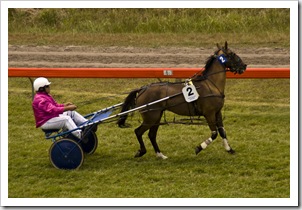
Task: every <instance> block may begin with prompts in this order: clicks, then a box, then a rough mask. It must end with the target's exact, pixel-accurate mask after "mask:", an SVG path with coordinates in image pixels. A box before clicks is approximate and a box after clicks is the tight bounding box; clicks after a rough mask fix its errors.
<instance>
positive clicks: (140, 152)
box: [134, 150, 146, 158]
mask: <svg viewBox="0 0 302 210" xmlns="http://www.w3.org/2000/svg"><path fill="white" fill-rule="evenodd" d="M144 154H146V152H142V151H141V150H138V151H137V153H136V154H135V155H134V157H135V158H137V157H141V156H143V155H144Z"/></svg>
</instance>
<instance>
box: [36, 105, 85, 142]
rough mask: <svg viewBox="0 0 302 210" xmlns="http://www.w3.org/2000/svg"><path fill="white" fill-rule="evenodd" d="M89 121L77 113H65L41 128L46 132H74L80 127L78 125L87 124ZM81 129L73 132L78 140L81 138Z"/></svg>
mask: <svg viewBox="0 0 302 210" xmlns="http://www.w3.org/2000/svg"><path fill="white" fill-rule="evenodd" d="M86 121H87V119H86V118H85V117H83V116H82V115H80V114H79V113H78V112H76V111H66V112H63V114H60V115H59V117H54V118H52V119H50V120H48V121H47V122H46V123H44V124H43V125H42V126H41V128H42V129H44V130H50V129H61V128H62V129H63V130H65V131H67V130H73V129H76V128H77V127H78V125H80V124H82V123H84V122H86ZM81 133H82V131H81V129H78V130H75V131H73V132H72V134H73V135H75V136H76V137H78V138H81Z"/></svg>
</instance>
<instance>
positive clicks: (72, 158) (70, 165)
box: [49, 138, 84, 170]
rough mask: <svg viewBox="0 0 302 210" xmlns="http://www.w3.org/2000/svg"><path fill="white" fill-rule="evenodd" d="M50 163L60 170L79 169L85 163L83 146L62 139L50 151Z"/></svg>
mask: <svg viewBox="0 0 302 210" xmlns="http://www.w3.org/2000/svg"><path fill="white" fill-rule="evenodd" d="M49 158H50V162H51V163H52V164H53V166H54V167H56V168H58V169H67V170H72V169H78V168H79V167H81V165H82V163H83V161H84V153H83V150H82V148H81V146H80V145H79V144H78V143H76V142H75V141H74V140H71V139H65V138H63V139H60V140H58V141H56V142H54V143H53V144H52V145H51V147H50V149H49Z"/></svg>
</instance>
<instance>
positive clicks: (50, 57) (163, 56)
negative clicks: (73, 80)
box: [8, 45, 290, 68]
mask: <svg viewBox="0 0 302 210" xmlns="http://www.w3.org/2000/svg"><path fill="white" fill-rule="evenodd" d="M230 48H231V49H232V50H233V51H234V52H235V53H237V54H238V55H239V56H240V57H241V58H242V60H243V61H244V62H245V63H246V64H247V65H248V68H259V67H267V68H270V67H276V68H278V67H285V68H288V67H289V65H290V54H289V49H283V48H248V49H242V48H241V49H234V48H232V47H231V46H230ZM215 50H216V48H215V47H214V48H211V49H205V48H188V47H180V48H177V47H168V48H167V47H165V48H136V47H85V46H65V47H57V46H12V45H10V46H9V47H8V65H9V67H87V68H88V67H97V68H103V67H112V68H114V67H169V68H173V67H184V68H185V67H188V68H199V67H201V68H202V67H204V65H205V62H206V59H207V58H208V57H209V56H210V55H212V54H213V52H214V51H215Z"/></svg>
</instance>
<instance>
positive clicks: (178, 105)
mask: <svg viewBox="0 0 302 210" xmlns="http://www.w3.org/2000/svg"><path fill="white" fill-rule="evenodd" d="M217 48H218V49H217V50H216V51H215V52H214V54H213V55H211V56H210V57H209V58H208V59H207V61H206V64H205V67H204V70H201V71H200V72H198V73H196V74H195V75H193V76H192V77H191V78H190V79H189V80H187V81H186V82H175V83H170V82H158V83H152V84H148V85H146V86H143V87H140V88H137V89H134V90H132V91H131V92H130V93H129V95H128V96H127V97H126V98H125V100H124V104H123V106H122V108H121V113H122V112H125V111H127V110H130V109H131V108H133V107H139V106H142V105H144V104H148V103H151V105H150V106H146V108H144V109H142V110H140V111H139V112H140V114H141V116H142V119H143V122H142V123H141V125H140V126H139V127H137V128H136V129H135V130H134V132H135V134H136V137H137V140H138V142H139V144H140V149H139V150H138V151H137V153H136V154H135V156H134V157H142V156H143V155H144V154H146V152H147V150H146V147H145V145H144V141H143V138H142V136H143V134H144V133H145V132H146V131H147V130H149V133H148V137H149V139H150V141H151V143H152V146H153V148H154V151H155V153H156V156H157V157H158V158H161V159H166V158H167V156H165V155H164V154H163V153H162V152H161V151H160V149H159V147H158V144H157V142H156V136H157V131H158V128H159V126H160V120H161V117H162V115H163V112H164V111H165V110H167V111H171V112H173V113H175V114H177V115H183V116H204V118H205V119H206V122H207V124H208V126H209V128H210V130H211V136H210V137H209V138H208V139H206V140H205V141H203V142H202V143H201V144H199V145H198V146H196V147H195V154H196V155H197V154H198V153H199V152H201V151H202V150H204V149H206V147H207V146H209V145H210V144H211V143H212V141H214V140H215V139H216V137H217V136H218V133H219V135H220V136H221V137H222V141H223V145H224V148H225V150H226V151H227V152H229V153H230V154H234V153H235V150H233V149H232V148H231V146H230V144H229V142H228V139H227V135H226V130H225V129H224V125H223V119H222V114H221V110H222V108H223V106H224V98H225V95H224V90H225V84H226V72H227V71H230V72H233V73H234V74H236V73H238V74H242V73H244V71H245V70H246V68H247V65H246V64H245V63H244V62H243V61H242V59H241V58H240V57H239V56H238V55H237V54H236V53H234V52H233V51H232V50H231V49H229V48H228V43H227V41H226V42H225V45H224V47H221V46H220V45H219V44H218V43H217ZM185 86H188V87H192V88H194V87H195V91H196V92H197V93H194V92H192V90H190V89H192V88H188V91H189V93H188V95H190V94H191V95H192V94H195V97H196V96H197V98H195V99H192V100H194V101H192V102H187V101H186V99H185V93H182V91H183V88H184V87H185ZM190 91H191V92H190ZM167 96H171V97H168V100H163V101H161V100H159V99H162V98H165V97H167ZM156 100H159V102H158V103H152V102H154V101H156ZM126 119H127V114H125V115H121V116H120V117H119V119H118V120H117V124H118V126H119V127H121V128H122V127H125V126H126V124H125V123H126Z"/></svg>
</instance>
